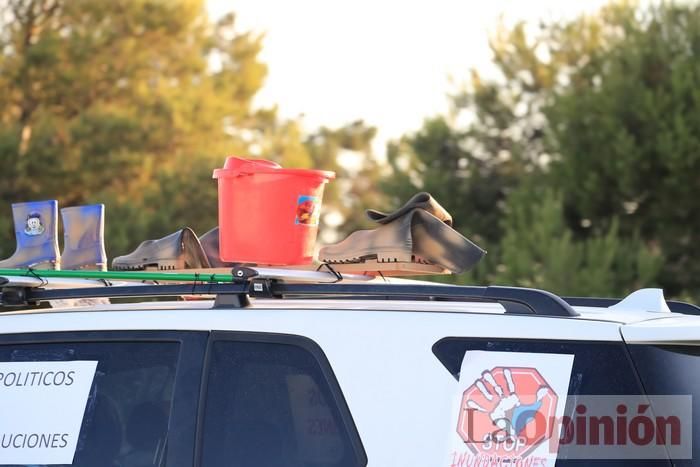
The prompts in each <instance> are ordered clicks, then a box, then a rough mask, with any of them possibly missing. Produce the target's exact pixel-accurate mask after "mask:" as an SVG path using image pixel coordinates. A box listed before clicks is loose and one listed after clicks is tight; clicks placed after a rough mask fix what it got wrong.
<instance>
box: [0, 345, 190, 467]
mask: <svg viewBox="0 0 700 467" xmlns="http://www.w3.org/2000/svg"><path fill="white" fill-rule="evenodd" d="M178 349H179V344H177V343H170V342H168V343H160V342H158V343H155V342H140V343H131V342H103V343H92V342H90V343H46V344H13V345H0V362H52V361H81V360H83V361H84V360H86V361H97V362H98V363H97V369H96V371H95V375H94V379H93V382H92V387H91V389H90V392H89V396H88V400H87V404H86V407H85V413H84V416H83V423H82V427H81V429H80V435H79V438H78V444H77V448H76V452H75V457H74V462H73V464H70V465H72V466H80V467H98V466H100V467H110V466H119V467H144V466H161V465H165V452H166V446H167V434H168V421H169V416H170V408H171V402H172V395H173V385H174V378H175V370H176V364H177V359H178ZM57 410H60V407H57ZM32 465H33V464H32Z"/></svg>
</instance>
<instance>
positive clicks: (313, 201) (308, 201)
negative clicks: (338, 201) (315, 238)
mask: <svg viewBox="0 0 700 467" xmlns="http://www.w3.org/2000/svg"><path fill="white" fill-rule="evenodd" d="M319 205H320V203H319V201H318V197H317V196H307V195H299V199H298V200H297V216H296V219H295V220H294V223H295V224H303V225H318V219H319V217H321V209H320V206H319Z"/></svg>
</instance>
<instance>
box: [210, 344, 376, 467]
mask: <svg viewBox="0 0 700 467" xmlns="http://www.w3.org/2000/svg"><path fill="white" fill-rule="evenodd" d="M305 347H306V346H305ZM317 356H318V355H314V354H313V353H312V352H311V351H309V350H308V348H304V347H301V346H297V345H293V344H286V343H284V344H283V343H274V342H245V341H229V340H219V341H215V342H214V344H213V345H212V348H211V352H210V365H209V378H208V381H207V392H206V409H205V418H204V427H203V434H202V442H203V445H202V463H201V465H202V466H203V467H262V466H270V467H272V466H285V467H355V466H364V465H366V459H365V458H364V452H362V451H361V447H359V446H358V445H357V442H356V441H357V437H356V432H355V431H354V426H353V425H352V423H351V422H349V421H348V417H349V416H348V414H347V409H346V408H345V407H344V404H345V403H344V401H343V400H342V397H339V390H338V388H337V386H336V383H335V382H334V380H332V379H329V378H332V375H328V374H327V372H325V371H324V370H323V369H322V367H321V365H320V362H319V360H317ZM332 385H333V386H336V387H332Z"/></svg>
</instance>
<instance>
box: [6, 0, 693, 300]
mask: <svg viewBox="0 0 700 467" xmlns="http://www.w3.org/2000/svg"><path fill="white" fill-rule="evenodd" d="M262 47H263V38H262V37H261V36H259V35H255V34H252V33H248V32H244V31H240V30H239V29H238V28H237V27H236V22H235V16H234V15H233V14H231V15H228V16H226V17H224V18H222V19H220V20H218V21H216V22H214V21H212V20H211V19H209V18H208V17H207V16H206V14H205V9H204V5H203V1H202V0H169V1H164V0H112V1H110V2H97V1H94V0H70V1H68V0H0V161H2V170H1V171H0V199H2V200H3V202H5V204H6V207H5V208H3V209H4V214H3V213H1V212H0V254H1V255H2V256H3V257H5V256H9V255H10V254H11V252H12V250H13V248H14V238H13V232H12V223H11V217H10V209H9V203H11V202H20V201H27V200H38V199H58V200H59V203H60V205H61V206H70V205H76V204H81V203H90V202H103V203H105V204H106V205H107V247H108V253H109V256H110V257H113V256H115V255H119V254H123V253H126V252H128V251H130V250H131V249H133V248H134V247H135V246H136V245H137V244H138V243H139V242H140V241H141V240H143V239H146V238H158V237H160V236H163V235H165V234H168V233H170V232H173V231H175V230H176V229H177V228H179V227H182V226H185V225H188V226H191V227H193V228H194V229H195V231H196V232H198V233H200V234H201V233H204V232H205V231H206V230H208V229H210V228H211V227H213V226H214V225H216V218H217V213H216V185H215V183H214V181H212V179H211V173H212V170H213V169H214V168H216V167H219V166H221V164H222V163H223V160H224V157H225V156H226V155H230V154H240V155H249V156H261V157H265V158H267V159H273V160H276V161H278V162H280V163H281V164H283V165H285V166H288V167H318V168H323V169H328V170H335V171H336V172H337V173H338V179H337V180H336V181H335V182H333V183H331V184H330V185H329V186H328V191H327V193H326V195H325V198H324V211H325V214H324V217H323V225H322V227H323V234H324V235H323V236H322V240H323V241H326V242H328V241H336V240H338V239H341V238H343V236H344V235H346V234H347V233H348V232H350V231H352V230H355V229H357V228H363V227H367V226H368V224H367V222H366V220H365V219H364V217H363V216H364V214H363V209H364V208H366V207H385V208H387V209H390V208H391V207H392V206H398V205H400V204H402V203H403V201H405V200H406V199H407V198H408V197H410V196H411V195H412V194H413V193H415V192H416V191H422V190H425V191H429V192H430V193H432V194H433V195H434V196H435V197H436V198H437V199H438V200H439V201H440V202H441V203H442V204H443V205H444V206H445V207H446V208H447V209H448V210H449V211H450V212H451V213H452V214H453V216H454V218H455V221H456V227H457V228H458V229H459V230H460V231H461V232H462V233H463V234H464V235H466V236H468V237H469V238H471V239H473V240H474V241H475V242H477V243H478V244H480V245H481V246H482V247H484V248H486V249H487V250H488V251H489V254H488V256H487V258H486V259H485V260H484V261H482V263H481V264H480V265H479V266H478V267H477V268H476V270H474V271H472V272H470V273H467V274H463V275H461V276H457V277H450V278H447V280H450V281H455V282H461V283H505V284H515V285H523V286H532V287H541V288H546V289H549V290H552V291H554V292H558V293H562V294H581V295H592V294H598V295H623V294H625V293H627V292H629V291H630V290H632V289H635V288H639V287H642V286H653V285H660V286H663V287H664V288H665V289H666V290H667V292H668V293H669V294H670V295H673V296H677V297H691V298H695V299H698V298H700V284H697V281H698V280H700V279H696V277H700V274H696V273H695V269H696V268H698V269H700V265H699V266H695V264H694V263H693V261H692V258H693V257H695V256H696V250H697V249H698V248H700V242H698V238H697V236H699V235H700V234H699V233H698V232H700V228H699V227H700V225H696V224H700V215H698V214H700V213H698V211H700V203H698V202H697V200H698V199H699V198H700V183H699V182H698V181H696V180H695V177H696V174H697V173H698V169H700V137H699V136H698V135H696V134H695V132H694V129H696V128H699V127H700V90H698V86H697V85H696V83H697V82H698V81H699V78H700V60H698V56H700V9H699V8H698V7H697V6H695V5H693V4H688V3H682V4H673V3H664V4H661V5H655V6H644V7H640V6H639V5H637V4H635V3H628V2H624V1H623V2H613V3H611V4H609V5H608V6H606V7H605V8H603V9H601V10H600V11H599V12H597V13H596V14H592V15H587V16H581V17H579V18H577V19H575V20H571V21H562V22H549V23H542V24H539V25H533V24H526V23H520V24H516V25H514V26H506V25H504V24H501V25H499V26H498V27H497V28H496V30H495V32H494V33H493V35H492V37H491V49H492V55H493V64H494V65H495V68H496V70H497V71H498V75H497V76H490V77H489V78H488V79H487V78H485V77H483V76H482V74H481V73H480V72H479V70H473V71H472V73H471V78H470V80H469V81H468V82H467V83H464V85H463V86H462V87H461V88H460V89H458V90H456V91H455V93H454V94H453V95H452V96H449V98H450V102H451V110H450V111H449V112H448V113H447V114H446V115H437V116H430V117H428V118H426V120H425V122H424V124H423V126H422V127H421V128H419V129H416V131H414V132H411V133H409V134H406V135H405V136H403V137H402V138H400V139H399V140H398V141H394V142H391V143H390V144H389V145H388V147H387V148H386V158H382V157H378V156H381V155H380V154H374V153H373V149H372V147H373V144H372V143H373V141H374V138H375V135H376V129H375V128H373V127H371V126H369V125H367V124H366V123H365V122H363V121H361V120H359V121H356V122H350V123H349V124H348V125H346V126H344V127H341V128H329V127H322V128H319V129H316V130H313V131H308V130H307V129H305V128H303V125H302V124H301V122H299V121H295V120H285V119H282V118H280V117H279V116H278V115H277V110H276V109H275V108H262V109H261V108H256V107H255V106H253V104H252V103H253V98H254V97H255V95H256V93H257V92H258V91H259V90H260V89H261V88H262V86H263V85H264V80H265V75H266V67H265V64H264V63H262V62H261V61H260V59H259V57H258V55H259V53H260V51H261V49H262ZM465 50H466V47H465ZM699 272H700V271H699ZM441 280H445V278H441Z"/></svg>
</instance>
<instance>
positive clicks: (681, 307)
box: [562, 297, 700, 316]
mask: <svg viewBox="0 0 700 467" xmlns="http://www.w3.org/2000/svg"><path fill="white" fill-rule="evenodd" d="M562 298H563V299H564V301H566V303H568V304H569V305H571V306H588V307H593V308H610V307H612V306H615V305H617V304H618V303H620V302H621V301H622V300H623V299H622V298H596V297H562ZM666 305H668V308H669V309H670V310H671V313H680V314H684V315H699V316H700V307H699V306H697V305H693V304H692V303H687V302H680V301H676V300H666Z"/></svg>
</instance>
